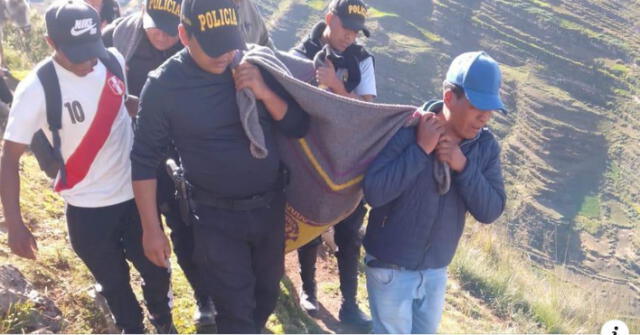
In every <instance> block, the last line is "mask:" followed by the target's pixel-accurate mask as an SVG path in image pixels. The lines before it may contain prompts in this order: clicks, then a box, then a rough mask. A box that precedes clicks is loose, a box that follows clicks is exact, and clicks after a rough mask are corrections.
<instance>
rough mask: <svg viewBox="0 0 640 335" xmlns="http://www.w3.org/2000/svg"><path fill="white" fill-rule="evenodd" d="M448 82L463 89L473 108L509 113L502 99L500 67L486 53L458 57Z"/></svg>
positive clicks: (448, 73) (480, 52) (469, 53)
mask: <svg viewBox="0 0 640 335" xmlns="http://www.w3.org/2000/svg"><path fill="white" fill-rule="evenodd" d="M446 81H448V82H450V83H452V84H455V85H457V86H460V87H462V88H463V89H464V94H465V96H466V97H467V100H469V102H470V103H471V105H472V106H473V107H475V108H477V109H479V110H487V111H488V110H499V111H501V112H503V113H506V112H507V111H506V110H505V109H504V104H503V103H502V99H500V86H501V85H502V74H501V72H500V67H499V66H498V63H497V62H496V61H495V60H494V59H493V58H491V56H489V55H488V54H487V53H485V52H484V51H476V52H467V53H463V54H461V55H459V56H458V57H456V58H455V59H454V60H453V62H451V66H449V71H447V79H446Z"/></svg>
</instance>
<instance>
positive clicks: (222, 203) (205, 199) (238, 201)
mask: <svg viewBox="0 0 640 335" xmlns="http://www.w3.org/2000/svg"><path fill="white" fill-rule="evenodd" d="M288 184H289V170H288V169H287V168H286V167H285V166H281V167H280V171H279V176H278V180H277V182H276V185H275V187H274V188H273V190H271V191H267V192H264V193H259V194H254V195H252V196H249V197H246V198H224V197H218V196H215V195H213V194H211V193H209V192H206V191H203V190H200V189H197V188H194V189H193V192H192V196H193V200H194V201H195V202H196V203H197V204H199V205H203V206H210V207H214V208H219V209H228V210H232V211H250V210H253V209H258V208H266V207H269V206H271V202H272V201H273V199H274V198H275V197H276V196H277V195H278V194H280V193H283V192H284V190H285V188H286V186H287V185H288Z"/></svg>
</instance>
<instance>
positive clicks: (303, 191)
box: [237, 45, 419, 251]
mask: <svg viewBox="0 0 640 335" xmlns="http://www.w3.org/2000/svg"><path fill="white" fill-rule="evenodd" d="M238 59H240V58H238ZM242 59H243V60H246V61H248V62H250V63H252V64H255V65H257V66H260V67H261V68H263V69H265V70H266V71H268V72H269V73H271V74H272V75H273V76H274V77H275V78H276V80H277V81H278V82H279V83H280V84H281V85H282V86H283V87H284V88H285V90H286V91H287V92H289V94H291V96H292V97H293V98H294V99H295V100H296V101H297V102H298V103H299V104H300V106H301V107H302V108H303V109H304V110H305V111H306V112H307V113H308V114H309V115H310V120H311V126H310V130H309V133H308V134H307V135H306V136H305V137H304V138H302V139H290V138H286V137H284V136H279V137H278V149H279V150H280V155H281V157H282V160H283V161H284V163H285V164H286V165H287V167H288V168H289V170H290V172H291V181H290V184H289V186H288V188H287V206H286V235H287V236H286V240H287V251H290V250H294V249H296V248H298V247H300V246H302V245H304V244H306V243H307V242H309V241H311V240H312V239H313V238H315V237H317V236H318V235H320V234H321V233H322V232H324V231H325V230H326V229H327V228H329V227H330V226H331V225H333V224H335V223H338V222H340V221H341V220H342V219H344V218H345V217H347V216H348V215H349V214H350V213H351V212H352V211H353V210H354V209H355V208H356V206H357V205H358V203H359V202H360V201H361V200H362V187H361V186H362V185H361V184H362V179H363V175H364V172H365V171H366V169H367V167H368V165H369V163H371V161H372V160H373V159H374V158H375V157H376V155H377V154H378V153H379V152H380V151H381V150H382V148H383V147H384V145H385V144H386V143H387V142H388V141H389V140H390V139H391V137H392V136H393V135H394V134H395V133H396V132H397V131H398V129H400V128H401V127H403V126H410V125H415V123H416V121H417V119H418V116H419V114H417V113H416V111H417V107H414V106H406V105H387V104H374V103H367V102H362V101H358V100H354V99H349V98H345V97H342V96H338V95H335V94H333V93H331V92H327V91H325V90H322V89H319V88H317V87H315V86H313V85H310V84H309V83H308V82H310V81H311V80H312V79H313V78H314V76H315V68H314V66H313V62H311V61H309V60H307V59H302V58H298V57H295V56H293V55H290V54H287V53H283V52H279V51H276V52H274V51H272V50H271V49H268V48H264V47H259V46H253V45H251V46H250V47H249V50H248V51H246V52H245V53H244V55H243V57H242ZM237 100H238V107H239V110H240V114H241V119H242V122H243V126H244V129H245V132H246V133H247V136H248V137H249V140H250V142H251V152H252V154H253V155H254V156H255V157H257V158H260V157H265V156H266V155H267V154H268V152H267V150H266V146H265V144H264V135H263V133H262V129H261V127H260V124H259V122H258V113H257V109H256V105H255V96H254V95H253V93H252V92H251V91H249V90H244V91H241V92H238V99H237Z"/></svg>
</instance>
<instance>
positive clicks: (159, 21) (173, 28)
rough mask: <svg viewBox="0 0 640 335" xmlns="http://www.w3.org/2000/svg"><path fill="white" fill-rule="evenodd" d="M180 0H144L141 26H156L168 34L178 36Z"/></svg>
mask: <svg viewBox="0 0 640 335" xmlns="http://www.w3.org/2000/svg"><path fill="white" fill-rule="evenodd" d="M181 8H182V0H146V6H145V12H144V16H143V17H142V27H143V28H145V29H147V28H158V29H160V30H162V31H164V32H165V33H166V34H168V35H169V36H178V24H179V23H180V11H181Z"/></svg>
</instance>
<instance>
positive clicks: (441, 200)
mask: <svg viewBox="0 0 640 335" xmlns="http://www.w3.org/2000/svg"><path fill="white" fill-rule="evenodd" d="M479 138H480V134H478V136H476V137H475V138H473V139H472V140H470V141H468V142H465V143H462V144H461V145H460V149H462V147H464V146H466V145H469V144H471V143H474V142H476V141H477V140H478V139H479ZM445 196H446V195H443V196H440V197H438V214H437V215H436V218H435V219H434V220H433V223H431V229H430V230H429V235H428V236H427V239H428V240H427V245H426V246H425V249H424V253H423V254H422V259H421V260H420V262H419V263H418V264H416V268H418V267H419V266H420V264H422V263H424V259H425V258H426V257H427V252H429V249H430V248H431V245H432V243H431V239H432V236H431V233H433V228H434V226H435V224H436V223H437V222H438V221H439V220H440V217H441V216H442V210H443V208H444V197H445ZM385 220H386V218H385ZM383 225H384V221H383Z"/></svg>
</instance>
